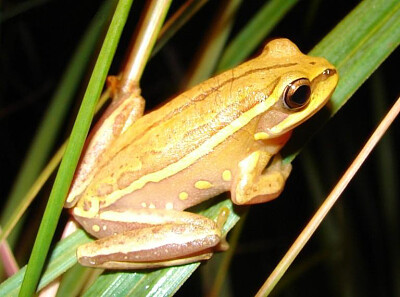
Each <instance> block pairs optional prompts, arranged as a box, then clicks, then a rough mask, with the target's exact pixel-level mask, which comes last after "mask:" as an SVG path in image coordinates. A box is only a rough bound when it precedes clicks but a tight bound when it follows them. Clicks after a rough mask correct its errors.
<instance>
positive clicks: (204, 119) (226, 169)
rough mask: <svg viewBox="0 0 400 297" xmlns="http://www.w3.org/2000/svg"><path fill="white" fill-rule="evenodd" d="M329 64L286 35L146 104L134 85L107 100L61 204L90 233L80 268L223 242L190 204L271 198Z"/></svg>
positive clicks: (186, 259)
mask: <svg viewBox="0 0 400 297" xmlns="http://www.w3.org/2000/svg"><path fill="white" fill-rule="evenodd" d="M337 82H338V72H337V70H336V69H335V67H334V66H333V65H332V64H330V63H329V62H328V61H327V60H326V59H324V58H322V57H313V56H309V55H305V54H303V53H302V52H301V51H300V50H299V49H298V47H297V46H296V45H295V44H294V43H292V42H291V41H290V40H288V39H285V38H277V39H273V40H271V41H269V42H268V43H267V44H266V45H265V47H264V48H263V50H262V52H261V53H260V55H258V56H256V57H254V58H252V59H250V60H249V61H247V62H245V63H243V64H241V65H239V66H237V67H235V68H233V69H230V70H227V71H225V72H222V73H221V74H218V75H216V76H215V77H213V78H210V79H208V80H206V81H204V82H202V83H200V84H199V85H197V86H194V87H192V88H190V89H189V90H186V91H184V92H183V93H181V94H180V95H178V96H176V97H174V98H173V99H171V100H169V101H168V102H167V103H165V104H164V105H162V106H161V107H159V108H157V109H155V110H153V111H151V112H148V113H144V106H145V101H144V99H143V98H142V96H141V95H140V89H139V88H135V89H134V90H131V92H129V95H128V96H125V97H124V98H122V99H121V98H119V100H116V101H115V102H114V101H113V102H112V103H111V105H110V107H109V108H108V110H107V111H106V112H105V114H104V115H103V117H102V118H101V120H100V121H99V122H98V123H97V125H96V126H95V127H94V129H93V131H92V132H91V134H90V135H89V137H88V140H87V142H86V145H85V150H84V154H83V157H82V158H81V161H80V165H79V167H78V169H77V171H76V174H75V177H74V180H73V183H72V186H71V188H70V191H69V194H68V197H67V200H66V204H65V207H66V208H71V213H72V215H73V217H74V219H75V220H76V221H77V222H78V223H79V224H80V225H81V226H82V227H83V228H84V229H85V230H86V231H87V232H88V233H89V234H90V235H92V236H94V237H95V238H96V240H95V241H93V242H90V243H86V244H84V245H81V246H80V247H78V249H77V259H78V261H79V263H81V264H82V265H84V266H89V267H97V268H104V269H146V268H157V267H166V266H175V265H183V264H187V263H192V262H196V261H200V260H206V259H209V258H210V257H211V256H212V255H213V253H214V252H215V251H218V250H223V249H225V248H226V243H225V239H224V236H223V235H222V231H221V230H222V228H223V225H224V223H225V221H226V217H227V215H228V211H227V210H226V209H223V210H222V211H221V213H220V215H219V216H218V219H217V220H216V221H214V220H212V219H209V218H207V217H205V216H203V215H200V214H196V213H193V212H190V211H187V209H189V208H191V207H193V206H196V205H199V204H200V203H202V202H203V201H206V200H208V199H210V198H213V197H215V196H217V195H219V194H221V193H224V192H230V195H231V200H232V202H233V203H234V204H236V205H239V206H240V205H251V204H258V203H264V202H268V201H270V200H272V199H275V198H276V197H278V196H279V195H280V194H281V192H282V191H283V189H284V186H285V183H286V180H287V178H288V176H289V174H290V171H291V165H290V163H285V162H283V161H282V158H281V157H280V154H279V152H280V150H281V149H282V147H283V146H284V145H285V144H286V142H287V141H288V140H289V138H290V136H291V134H292V131H293V129H294V128H296V127H297V126H299V125H301V124H302V123H303V122H304V121H306V120H307V119H308V118H310V117H311V116H312V115H314V114H315V113H316V112H317V111H318V110H320V109H321V108H322V107H323V106H324V105H325V104H326V103H327V101H328V100H329V98H330V97H331V94H332V93H333V91H334V90H335V87H336V85H337Z"/></svg>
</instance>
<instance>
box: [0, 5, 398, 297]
mask: <svg viewBox="0 0 400 297" xmlns="http://www.w3.org/2000/svg"><path fill="white" fill-rule="evenodd" d="M20 2H23V1H3V3H2V10H3V11H4V12H5V13H4V16H6V18H5V19H3V20H2V23H1V27H0V30H1V31H0V38H1V47H0V59H1V60H0V135H1V144H2V145H1V146H0V164H1V166H0V168H1V169H0V178H1V187H0V195H1V196H0V197H2V200H1V201H2V203H4V201H5V199H6V198H5V197H7V194H8V193H9V191H10V187H11V185H12V183H13V180H14V178H15V176H16V174H17V172H18V170H19V166H20V164H21V163H22V160H23V158H24V155H25V153H26V150H27V148H28V146H29V145H30V141H31V140H32V137H33V136H34V133H35V131H36V129H37V127H38V124H39V123H40V120H41V117H42V115H43V113H44V111H45V110H46V107H47V106H48V101H49V99H50V98H51V95H52V93H53V91H54V89H55V87H56V85H57V83H58V81H59V79H60V77H61V75H62V73H63V71H64V69H65V67H66V65H67V63H68V60H69V58H70V57H71V55H72V53H73V51H74V49H75V47H76V46H77V43H78V41H79V40H80V38H81V36H82V34H83V32H84V30H85V28H86V26H87V25H88V23H89V22H90V20H91V18H92V17H93V15H94V13H95V12H96V10H97V8H98V6H99V1H38V2H37V5H36V6H33V7H32V8H30V9H28V10H25V11H23V12H20V13H17V14H15V15H11V14H7V13H10V11H11V12H12V11H13V9H15V8H16V7H18V5H19V4H20ZM243 2H244V4H242V5H241V7H240V9H239V12H238V17H237V22H236V23H235V26H234V28H233V31H232V36H234V35H235V34H236V33H237V32H238V31H239V30H240V29H241V28H242V27H243V25H245V24H246V23H247V21H248V20H249V19H250V18H251V17H252V15H253V14H254V13H255V12H256V11H257V9H258V8H259V7H260V6H261V5H262V4H263V3H262V2H263V1H243ZM358 2H359V1H319V2H318V1H300V3H298V4H297V5H296V6H295V7H294V8H293V9H292V10H291V11H290V12H289V13H288V14H287V15H286V16H285V18H284V20H283V21H282V22H280V23H279V24H278V26H277V27H276V28H275V29H274V30H273V32H272V33H271V34H270V35H269V37H287V38H289V39H291V40H292V41H293V42H295V43H296V44H297V45H298V46H299V48H300V49H301V50H302V51H303V52H308V51H309V50H310V49H312V47H313V46H314V45H315V44H317V43H318V41H319V40H321V38H322V37H323V36H325V35H326V34H327V33H328V32H329V31H330V30H331V29H332V28H333V27H334V26H335V25H336V24H337V23H338V22H339V21H340V20H341V19H342V18H343V17H344V16H346V15H347V14H348V13H349V12H350V11H351V10H352V9H353V8H354V7H355V6H356V5H357V4H358ZM181 3H182V1H174V4H173V7H172V9H171V10H172V11H174V10H175V9H176V8H177V7H179V5H180V4H181ZM315 3H319V5H317V6H316V7H317V10H314V9H312V7H315V6H313V5H315ZM142 6H143V1H134V5H133V12H132V14H131V16H130V20H129V22H128V26H127V28H126V30H125V31H124V35H123V38H122V41H121V44H120V46H119V48H118V52H117V57H116V59H115V62H114V63H113V66H112V70H111V73H112V74H116V73H117V72H118V70H119V68H120V62H121V61H122V59H123V55H124V52H125V49H126V47H127V45H128V44H129V38H130V35H131V32H132V30H133V29H134V27H135V24H136V21H137V19H138V15H139V12H140V10H141V8H142ZM217 7H218V1H210V3H208V4H207V5H206V6H205V7H204V8H203V9H202V10H201V11H200V12H199V13H198V14H197V15H196V16H195V17H194V18H193V19H192V20H191V21H190V22H189V23H188V24H187V25H186V26H185V27H183V28H182V30H181V31H180V32H179V33H178V34H177V35H176V36H175V37H174V38H173V39H172V40H171V41H170V42H169V43H168V44H167V45H166V46H165V47H164V49H163V50H162V51H161V52H160V53H159V54H158V55H157V56H156V57H155V58H153V59H152V60H151V61H150V63H149V65H148V67H147V68H146V70H145V73H144V76H143V80H142V85H141V87H142V92H143V95H144V97H145V98H146V99H147V104H148V107H149V108H151V107H152V106H155V105H156V104H158V103H160V102H162V101H164V100H165V99H167V98H169V97H170V96H172V95H173V94H175V93H177V92H178V90H179V85H180V83H181V82H182V81H183V79H184V77H185V73H186V71H187V69H188V67H189V65H190V61H191V59H192V58H193V56H194V55H195V53H196V48H198V45H199V44H200V42H201V40H202V38H203V35H204V34H205V32H206V31H207V29H208V26H209V25H210V20H211V17H210V16H211V15H213V13H214V12H216V11H217ZM260 48H261V45H260ZM399 65H400V64H399V52H398V50H397V51H396V52H394V53H393V54H392V55H391V57H389V58H388V59H387V60H386V62H385V63H384V64H383V65H382V66H381V67H380V68H379V69H378V71H376V72H375V73H374V75H373V76H372V77H371V79H369V80H368V81H367V82H366V83H365V84H364V85H363V86H362V87H361V88H360V89H359V90H358V91H357V93H356V94H355V95H354V96H353V98H352V99H351V100H350V101H349V102H348V103H347V104H346V105H345V106H344V108H342V109H341V110H340V111H339V112H338V114H337V115H335V117H334V118H333V119H332V120H331V121H330V122H329V123H328V124H327V125H326V126H325V127H323V128H322V129H321V130H320V131H319V133H318V135H316V137H314V139H313V140H312V141H311V142H310V143H309V144H308V145H307V147H306V148H305V150H303V152H302V154H300V156H299V157H297V158H296V160H295V161H294V163H293V167H294V170H293V172H292V176H291V177H290V179H289V181H288V184H287V187H286V190H285V192H284V193H283V194H282V196H281V197H280V198H279V199H277V200H275V201H273V202H270V203H268V204H263V205H257V206H253V207H252V208H251V210H250V213H249V215H248V217H247V221H246V224H245V227H244V229H243V232H242V235H241V238H240V243H239V246H238V249H237V251H236V254H235V256H234V259H233V262H232V264H231V270H230V275H229V277H230V281H229V286H230V290H232V293H233V295H234V296H252V295H254V293H255V292H256V291H257V290H258V288H259V287H260V286H261V284H262V283H263V282H264V280H265V279H266V277H267V276H268V275H269V273H270V272H271V271H272V269H273V268H274V267H275V265H276V264H277V263H278V261H279V259H280V257H282V256H283V254H284V253H285V252H286V250H287V249H288V247H289V246H290V244H291V243H292V242H293V240H294V239H295V237H296V235H297V234H298V233H299V232H300V230H301V229H302V227H303V226H304V225H305V224H306V222H307V220H308V219H309V218H310V217H311V215H312V214H313V212H314V211H315V209H316V208H317V207H318V205H319V204H320V203H321V199H323V197H319V198H317V199H313V198H311V197H312V196H313V194H312V191H313V190H312V189H310V186H309V179H310V177H309V176H306V172H307V171H306V170H304V167H306V166H308V164H309V163H307V162H311V163H313V164H315V165H316V167H315V168H316V169H317V171H316V173H315V176H314V177H312V178H317V179H320V181H321V182H322V184H321V192H322V193H324V194H325V195H326V194H327V193H328V192H329V190H330V189H331V188H332V187H333V185H334V183H335V182H336V181H337V180H338V179H339V178H340V176H341V173H343V172H344V170H345V169H346V168H347V167H346V166H348V165H349V164H350V162H351V160H352V159H353V158H354V157H355V155H356V154H357V152H358V151H359V150H360V148H361V147H362V145H363V143H364V142H365V141H366V139H367V137H368V135H369V134H370V133H371V132H372V131H373V128H374V127H375V126H376V124H377V122H378V121H379V120H380V119H381V118H382V114H379V112H378V110H377V108H376V102H375V101H374V100H375V99H374V96H373V95H372V94H373V92H374V90H375V89H374V88H373V84H374V83H377V82H382V84H383V86H384V89H383V91H382V92H383V94H381V95H383V98H384V99H383V100H384V101H383V102H382V101H381V104H382V105H383V107H384V109H385V110H387V108H388V107H389V106H390V105H391V104H392V103H393V102H394V100H395V98H396V96H398V93H399V87H398V86H399V81H398V78H399V75H398V66H399ZM77 104H79V103H77ZM74 110H76V107H75V108H71V116H70V117H69V119H68V120H67V121H66V123H65V128H64V130H63V132H62V133H60V139H59V142H58V144H61V143H62V141H63V140H64V139H65V137H66V136H67V135H68V133H69V129H70V126H71V121H73V119H74V116H73V114H72V113H73V112H74ZM398 139H399V124H398V121H397V122H395V124H394V126H393V128H392V130H391V138H390V139H386V140H387V141H389V142H391V145H390V146H389V147H390V148H391V152H392V153H393V152H394V154H393V155H392V154H390V153H387V152H386V153H382V151H381V152H375V153H373V154H372V156H371V158H369V160H368V161H367V163H366V164H365V165H364V166H363V168H362V170H361V172H360V173H359V174H358V175H357V177H356V178H355V180H354V181H353V182H352V183H351V185H350V186H349V188H348V189H347V190H346V192H345V193H344V194H343V196H342V198H341V200H340V202H339V203H338V204H337V205H336V206H335V208H334V210H333V212H332V214H331V215H330V217H329V218H328V219H327V220H326V221H325V222H324V224H323V226H322V228H321V229H320V230H319V231H318V232H317V234H316V236H315V237H314V238H313V239H312V240H311V241H310V243H309V244H308V245H307V246H306V248H305V249H304V250H303V252H302V253H301V254H300V256H299V258H298V259H297V260H296V262H295V264H294V266H293V268H291V269H290V270H289V273H288V274H287V275H286V277H285V278H284V279H283V282H282V284H281V287H280V288H279V290H277V293H278V292H279V293H280V294H279V295H280V296H321V295H323V296H338V295H339V296H342V295H344V293H345V292H346V293H348V294H349V295H350V296H361V295H363V296H377V295H381V296H394V294H395V292H396V291H395V289H394V288H395V287H396V285H397V286H399V285H398V284H397V281H398V280H397V278H396V276H395V275H393V274H392V271H391V269H392V268H391V264H393V263H391V262H393V261H394V260H393V258H392V257H391V256H390V247H391V246H392V247H393V245H392V244H393V241H394V242H397V243H398V242H399V241H398V237H399V234H398V233H397V232H398V230H399V228H398V224H397V223H398V218H399V217H398V211H399V210H398V209H397V208H394V209H391V210H390V211H392V212H393V213H394V215H393V217H394V221H393V220H392V219H390V218H388V216H387V214H388V213H387V209H386V208H385V202H384V201H382V200H381V199H380V197H381V193H382V192H383V191H385V190H388V189H385V188H382V187H383V185H382V183H380V182H379V179H380V178H381V174H382V170H385V168H382V166H383V165H384V164H385V162H389V163H393V164H394V167H395V169H398V156H397V155H396V152H398V147H399V140H398ZM395 176H397V177H398V175H395ZM389 191H390V190H389ZM393 191H395V189H393ZM43 192H44V193H43V197H42V198H44V197H45V196H46V195H47V191H46V190H44V191H43ZM397 193H398V191H397ZM396 198H397V199H398V198H399V197H396ZM396 203H397V204H396ZM395 205H397V206H398V202H396V201H395ZM40 207H41V206H40V205H38V206H36V209H37V212H35V213H36V214H37V216H39V217H40ZM35 213H34V214H32V213H31V214H32V216H33V217H35ZM27 240H28V239H27ZM25 256H26V255H25ZM397 257H398V255H397ZM23 258H24V253H22V256H21V260H20V261H22V263H24V262H23V261H24V260H22V259H23ZM397 292H398V291H397ZM203 294H204V292H203V291H202V285H201V281H200V272H196V273H195V275H194V276H192V277H191V278H190V279H189V281H188V282H187V283H186V284H185V285H184V286H183V287H182V290H181V291H179V292H178V294H177V295H178V296H186V295H190V296H202V295H203Z"/></svg>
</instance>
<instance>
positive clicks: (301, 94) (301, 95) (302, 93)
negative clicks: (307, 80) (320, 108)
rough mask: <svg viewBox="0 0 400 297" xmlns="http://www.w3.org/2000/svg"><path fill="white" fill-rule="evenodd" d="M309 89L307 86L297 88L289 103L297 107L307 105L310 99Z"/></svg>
mask: <svg viewBox="0 0 400 297" xmlns="http://www.w3.org/2000/svg"><path fill="white" fill-rule="evenodd" d="M310 93H311V90H310V87H309V86H307V85H302V86H299V87H298V88H297V90H296V91H295V92H294V94H292V96H291V97H290V101H291V102H292V103H293V104H294V105H297V106H303V105H304V104H306V103H307V101H308V98H309V97H310Z"/></svg>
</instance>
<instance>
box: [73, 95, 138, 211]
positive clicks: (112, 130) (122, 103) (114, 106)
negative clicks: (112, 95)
mask: <svg viewBox="0 0 400 297" xmlns="http://www.w3.org/2000/svg"><path fill="white" fill-rule="evenodd" d="M144 105H145V101H144V99H143V97H142V96H140V89H139V88H137V89H135V90H134V91H132V92H131V93H130V94H128V95H127V96H126V97H125V98H118V99H114V100H113V102H112V103H111V105H110V106H109V107H108V108H107V110H106V111H105V113H104V114H103V116H102V117H101V118H100V120H99V121H98V122H97V124H96V126H95V128H94V129H93V132H92V133H91V134H90V135H89V137H88V139H87V142H86V143H87V144H86V148H85V151H84V154H83V156H82V159H81V160H80V163H79V167H78V170H77V171H76V173H75V177H74V181H73V183H72V185H71V189H70V192H69V194H68V197H67V203H66V206H67V207H71V206H73V205H74V204H75V202H76V200H77V197H78V196H79V195H80V194H81V193H82V192H83V191H84V189H85V188H86V187H87V186H88V184H90V181H91V180H92V179H93V177H94V176H95V174H96V172H97V166H98V164H99V163H100V162H101V157H102V156H103V155H104V154H103V153H104V152H105V151H106V150H107V149H108V148H109V147H111V146H112V144H113V142H114V140H115V139H116V138H118V137H119V136H120V135H121V134H123V133H124V132H125V131H126V130H127V129H128V128H129V127H130V126H131V125H132V124H133V123H134V122H136V121H137V120H138V119H139V118H140V117H142V115H143V112H144Z"/></svg>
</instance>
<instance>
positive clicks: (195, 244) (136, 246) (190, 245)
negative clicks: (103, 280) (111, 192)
mask: <svg viewBox="0 0 400 297" xmlns="http://www.w3.org/2000/svg"><path fill="white" fill-rule="evenodd" d="M113 212H114V211H113ZM128 212H129V213H124V214H123V215H122V214H121V212H120V213H119V215H118V216H114V215H115V213H114V214H110V213H105V214H104V213H103V219H105V218H106V217H108V218H109V219H112V220H114V219H113V218H114V217H115V218H119V220H120V221H121V225H122V226H124V227H121V228H126V230H125V231H123V232H121V233H118V234H115V235H110V236H106V237H103V238H101V239H99V240H96V241H94V242H91V243H88V244H85V245H82V246H80V247H79V248H78V250H77V257H78V260H79V262H80V263H81V264H82V265H84V266H93V267H101V268H107V269H143V268H154V267H165V266H173V265H181V264H186V263H192V262H196V261H200V260H205V259H209V258H210V257H211V256H212V253H213V251H215V250H221V249H225V248H226V245H225V240H224V239H223V238H222V235H221V227H222V225H223V224H224V223H225V220H226V217H227V214H228V213H227V212H226V211H225V212H224V213H223V214H221V215H220V217H219V219H218V220H217V222H214V221H213V220H211V219H208V218H206V217H204V216H201V215H198V214H193V213H189V212H184V211H174V210H158V209H152V210H128ZM123 218H128V221H130V220H131V221H130V222H127V221H125V220H124V222H122V220H121V219H123ZM138 223H139V224H140V226H141V227H139V225H137V224H138ZM99 227H100V228H99V229H101V226H99ZM130 227H133V228H134V229H132V230H129V228H130ZM135 227H138V228H135ZM107 229H108V228H107ZM110 233H112V231H110Z"/></svg>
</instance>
